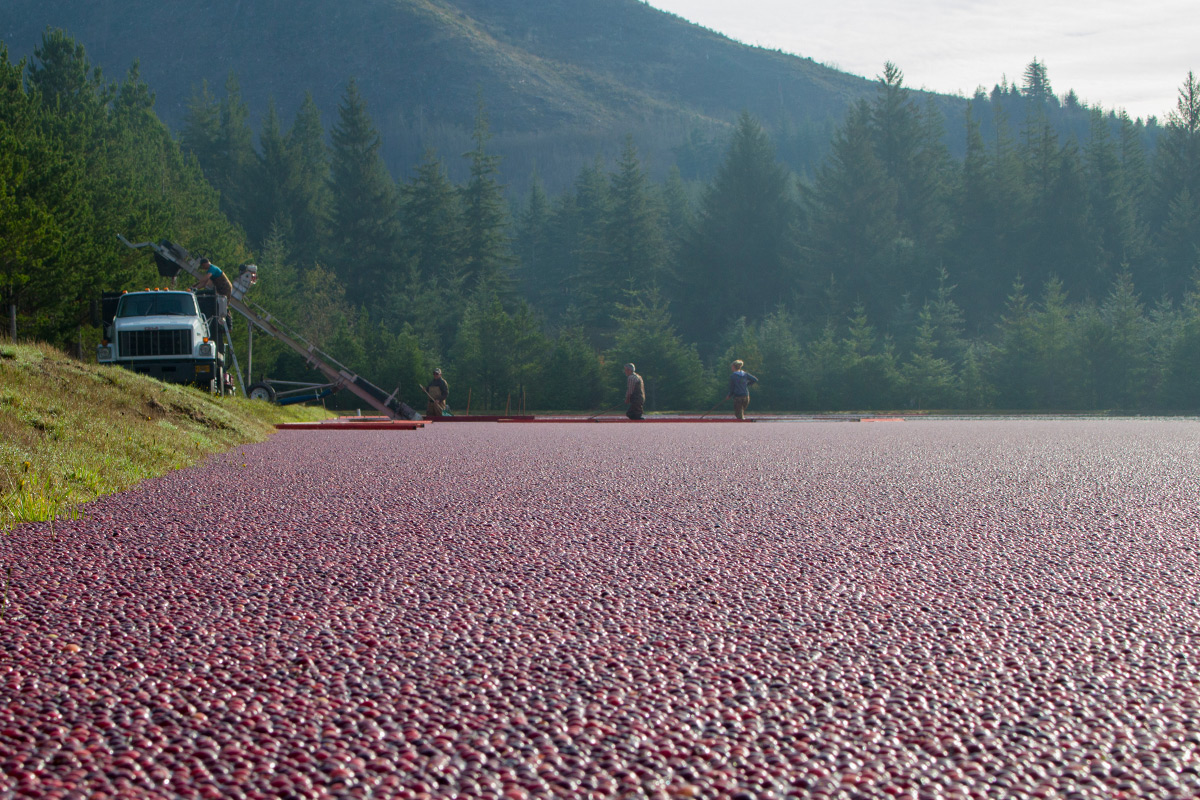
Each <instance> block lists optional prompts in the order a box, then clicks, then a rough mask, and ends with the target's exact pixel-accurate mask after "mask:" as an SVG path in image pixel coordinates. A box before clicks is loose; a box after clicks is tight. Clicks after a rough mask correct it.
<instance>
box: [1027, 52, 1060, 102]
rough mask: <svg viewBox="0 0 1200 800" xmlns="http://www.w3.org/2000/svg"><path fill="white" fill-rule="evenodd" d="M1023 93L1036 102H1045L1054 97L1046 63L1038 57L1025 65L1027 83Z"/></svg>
mask: <svg viewBox="0 0 1200 800" xmlns="http://www.w3.org/2000/svg"><path fill="white" fill-rule="evenodd" d="M1022 93H1023V94H1024V95H1025V97H1027V98H1029V99H1030V100H1032V101H1034V102H1035V103H1045V102H1046V101H1048V100H1051V99H1053V98H1054V91H1053V90H1052V89H1051V88H1050V76H1049V75H1048V74H1047V72H1046V65H1045V64H1042V63H1041V62H1039V61H1038V60H1037V59H1036V58H1035V59H1034V60H1033V61H1031V62H1029V66H1027V67H1025V85H1024V86H1023V87H1022Z"/></svg>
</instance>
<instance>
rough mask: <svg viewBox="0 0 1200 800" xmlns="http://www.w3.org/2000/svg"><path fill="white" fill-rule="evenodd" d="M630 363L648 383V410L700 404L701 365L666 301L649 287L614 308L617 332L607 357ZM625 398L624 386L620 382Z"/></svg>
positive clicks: (612, 360)
mask: <svg viewBox="0 0 1200 800" xmlns="http://www.w3.org/2000/svg"><path fill="white" fill-rule="evenodd" d="M607 361H609V362H610V363H612V364H625V363H627V362H632V363H634V364H635V365H636V366H637V370H638V374H640V375H641V376H642V378H643V379H644V380H645V382H646V409H647V410H648V411H657V410H666V409H693V408H697V407H698V406H699V405H701V404H702V403H703V402H704V398H703V393H704V390H705V388H706V383H705V380H704V365H703V364H702V363H701V362H700V356H699V355H698V354H697V353H696V348H695V347H694V346H691V345H688V344H685V343H684V341H683V339H681V338H680V337H679V335H678V334H677V333H676V332H675V328H674V326H673V325H672V323H671V315H670V312H669V311H668V308H667V305H666V303H665V302H663V300H662V299H661V297H660V296H659V294H658V292H656V291H654V290H651V291H650V292H648V293H646V294H645V295H639V296H636V297H634V298H633V300H632V302H630V303H627V304H625V303H623V304H620V305H618V306H617V333H616V337H615V339H614V341H613V347H612V350H611V351H610V353H609V358H608V359H607ZM620 388H621V390H622V393H621V397H623V396H624V385H623V384H622V385H621V386H620Z"/></svg>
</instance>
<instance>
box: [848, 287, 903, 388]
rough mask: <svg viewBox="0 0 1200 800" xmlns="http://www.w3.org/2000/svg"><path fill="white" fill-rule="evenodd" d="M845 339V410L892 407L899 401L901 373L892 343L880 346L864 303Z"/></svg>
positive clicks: (853, 318)
mask: <svg viewBox="0 0 1200 800" xmlns="http://www.w3.org/2000/svg"><path fill="white" fill-rule="evenodd" d="M849 323H850V324H849V327H848V329H847V336H846V338H845V339H843V340H842V363H841V366H840V372H841V388H842V397H841V403H840V405H841V407H843V408H850V409H869V408H888V407H891V406H892V404H893V403H894V402H895V399H896V394H895V393H896V390H897V388H898V386H899V384H900V382H901V381H900V373H899V370H898V368H897V366H896V359H895V354H894V353H893V352H892V348H891V347H890V345H889V344H888V343H886V342H885V343H884V344H883V346H882V347H880V346H879V345H878V344H877V341H876V336H875V328H874V326H872V325H871V324H870V322H869V321H868V319H867V312H866V309H865V308H864V307H863V305H862V304H861V303H859V304H857V305H856V306H855V308H854V313H853V314H852V315H851V317H850V320H849Z"/></svg>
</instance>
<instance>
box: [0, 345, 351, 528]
mask: <svg viewBox="0 0 1200 800" xmlns="http://www.w3.org/2000/svg"><path fill="white" fill-rule="evenodd" d="M327 416H329V414H327V413H326V412H325V410H324V409H323V408H320V407H302V406H286V407H285V406H276V405H271V404H268V403H263V402H259V401H251V400H247V399H244V398H241V397H226V398H222V397H217V396H215V395H211V394H209V393H208V392H203V391H201V390H199V389H195V388H192V387H187V386H176V385H174V384H167V383H162V382H160V381H157V380H154V379H153V378H148V377H146V376H144V375H137V374H135V373H133V372H129V371H128V370H124V369H121V368H119V367H109V366H105V367H101V366H97V365H93V364H84V363H81V362H79V361H76V360H74V359H72V358H70V357H68V356H67V355H66V354H64V353H62V352H60V351H58V350H55V349H54V348H52V347H49V346H46V345H39V344H10V343H0V531H4V532H7V531H9V530H11V529H12V528H13V527H14V526H15V525H18V524H20V523H22V522H35V521H53V520H55V519H58V518H61V517H67V518H72V517H76V516H78V514H79V513H80V512H79V509H80V507H81V506H82V505H83V504H84V503H87V502H88V501H90V500H94V499H96V498H97V497H101V496H103V495H107V494H112V493H114V492H120V491H124V490H125V489H129V488H130V487H132V486H134V485H136V484H137V483H139V482H141V481H143V480H145V479H147V478H151V477H155V476H158V475H162V474H164V473H167V472H170V471H171V470H176V469H182V468H184V467H189V466H192V465H194V464H196V463H198V462H199V461H201V460H202V459H204V458H205V457H206V456H209V455H211V454H213V453H219V452H223V451H226V450H229V449H231V448H233V447H236V446H237V445H241V444H246V443H249V442H258V441H262V440H263V439H265V438H267V436H269V435H270V434H271V433H272V432H273V431H274V430H275V424H276V423H278V422H298V421H305V420H313V419H322V418H324V417H327Z"/></svg>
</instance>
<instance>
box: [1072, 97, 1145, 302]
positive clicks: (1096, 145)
mask: <svg viewBox="0 0 1200 800" xmlns="http://www.w3.org/2000/svg"><path fill="white" fill-rule="evenodd" d="M1126 119H1128V117H1126ZM1090 122H1091V127H1090V131H1091V136H1090V139H1089V141H1088V146H1087V149H1086V151H1085V158H1086V160H1087V165H1088V169H1087V176H1088V197H1089V205H1090V207H1091V210H1092V215H1093V217H1094V220H1095V227H1096V231H1097V233H1098V236H1099V245H1100V247H1099V253H1098V269H1097V270H1096V272H1097V273H1098V275H1097V277H1099V278H1101V279H1102V280H1104V281H1105V282H1106V283H1107V282H1108V280H1110V276H1112V275H1114V274H1115V273H1116V271H1117V270H1118V269H1120V268H1121V266H1122V265H1124V264H1130V263H1132V262H1134V261H1139V260H1140V258H1141V253H1140V249H1141V248H1140V242H1139V236H1138V219H1137V214H1138V208H1137V202H1136V198H1135V197H1134V196H1133V195H1132V192H1131V191H1130V188H1129V186H1128V183H1127V181H1126V173H1125V169H1124V167H1123V165H1122V163H1121V154H1120V152H1119V150H1118V143H1117V142H1115V141H1114V140H1113V137H1112V135H1111V133H1110V125H1109V124H1108V120H1106V119H1105V117H1104V114H1103V112H1101V111H1100V110H1099V109H1093V110H1092V111H1091V114H1090Z"/></svg>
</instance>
